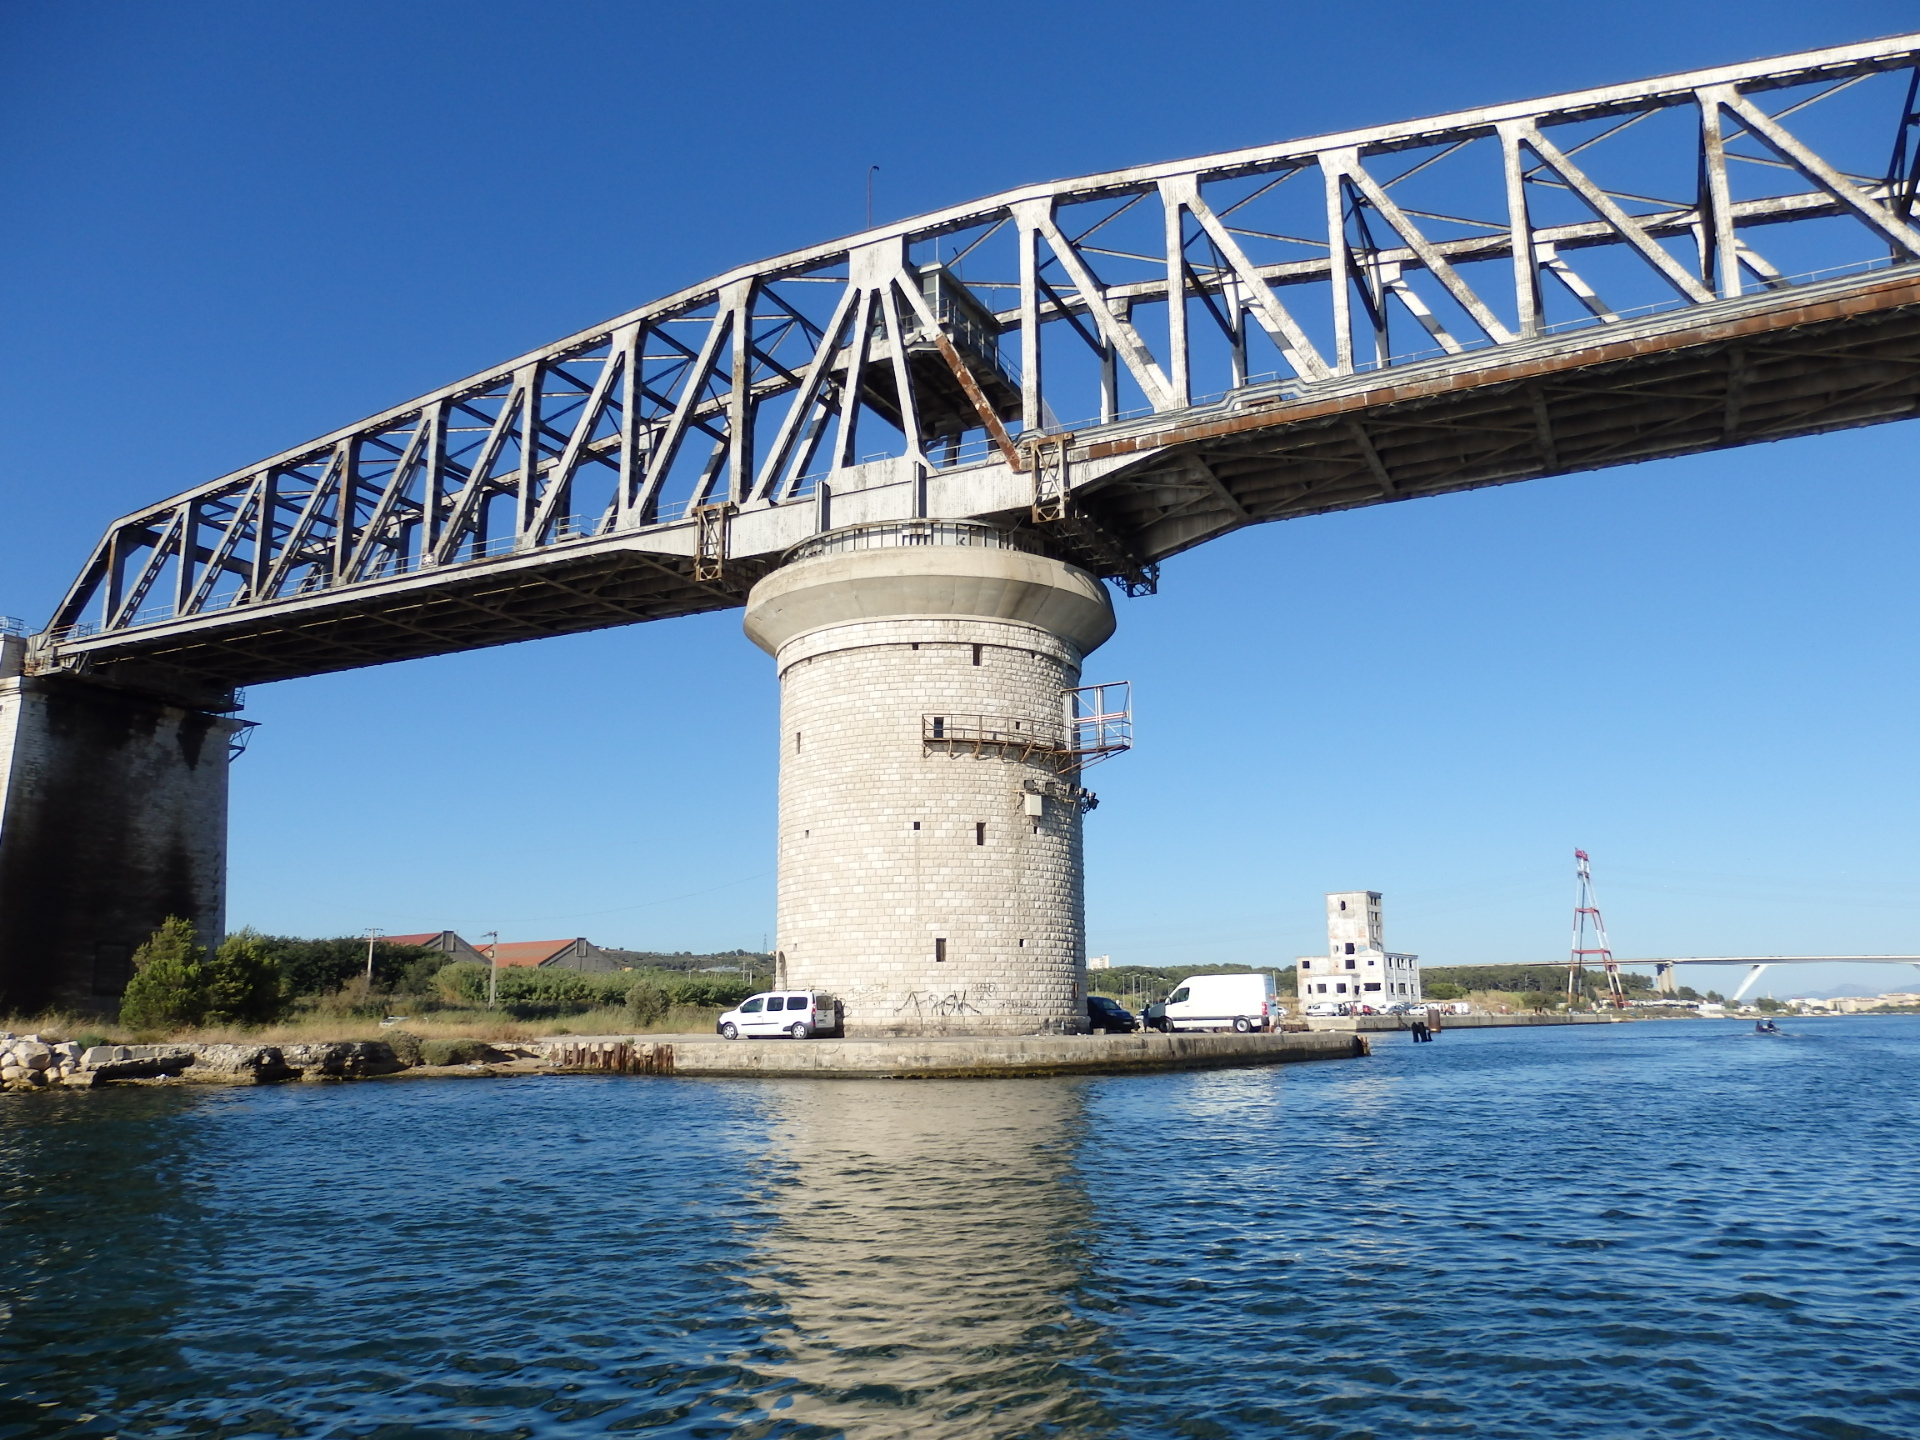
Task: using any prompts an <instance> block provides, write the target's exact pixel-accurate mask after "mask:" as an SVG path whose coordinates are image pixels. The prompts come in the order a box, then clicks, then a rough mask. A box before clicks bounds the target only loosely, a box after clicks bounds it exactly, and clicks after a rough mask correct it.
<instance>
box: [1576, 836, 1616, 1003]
mask: <svg viewBox="0 0 1920 1440" xmlns="http://www.w3.org/2000/svg"><path fill="white" fill-rule="evenodd" d="M1587 866H1588V860H1587V852H1586V851H1584V850H1576V851H1574V852H1573V873H1574V877H1575V880H1576V882H1577V885H1578V889H1577V890H1576V891H1575V893H1574V900H1573V953H1572V954H1571V955H1569V956H1568V957H1567V1004H1568V1005H1572V1004H1573V1003H1574V1001H1575V1000H1577V999H1578V998H1579V996H1580V977H1581V975H1582V974H1583V973H1584V972H1585V969H1586V964H1587V958H1588V957H1589V956H1593V955H1597V956H1599V957H1600V964H1601V966H1602V967H1603V968H1604V969H1605V970H1606V972H1607V992H1608V998H1609V999H1610V1000H1612V1001H1613V1006H1614V1008H1615V1009H1616V1010H1624V1009H1626V1006H1627V993H1626V991H1625V990H1624V989H1622V988H1621V985H1620V967H1619V965H1618V964H1616V963H1615V961H1614V958H1613V951H1612V950H1610V949H1608V948H1607V922H1606V921H1605V920H1603V919H1601V918H1600V900H1599V897H1598V896H1596V895H1595V894H1594V893H1593V874H1592V872H1591V871H1590V870H1589V869H1588V868H1587ZM1589 926H1591V927H1592V932H1593V933H1592V935H1591V937H1589V935H1588V933H1587V932H1588V927H1589ZM1589 938H1591V940H1592V942H1593V943H1592V944H1588V943H1587V942H1588V940H1589Z"/></svg>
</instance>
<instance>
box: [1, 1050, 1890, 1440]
mask: <svg viewBox="0 0 1920 1440" xmlns="http://www.w3.org/2000/svg"><path fill="white" fill-rule="evenodd" d="M1397 1040H1398V1037H1393V1038H1392V1039H1389V1040H1387V1041H1386V1043H1384V1044H1383V1045H1382V1046H1381V1048H1380V1050H1379V1052H1378V1053H1377V1054H1376V1055H1375V1056H1374V1057H1372V1059H1370V1060H1367V1061H1363V1062H1355V1063H1342V1064H1326V1065H1315V1066H1301V1067H1293V1068H1288V1069H1285V1070H1281V1071H1242V1072H1221V1073H1214V1074H1202V1075H1172V1076H1156V1077H1140V1078H1126V1079H1119V1078H1116V1079H1103V1080H1047V1081H1021V1082H1015V1081H1004V1082H1003V1081H983V1082H970V1083H969V1082H930V1083H918V1084H869V1083H858V1082H835V1081H812V1082H803V1081H791V1082H788V1081H765V1082H740V1083H732V1084H703V1083H700V1082H693V1081H675V1080H645V1081H643V1080H632V1081H622V1080H605V1081H601V1080H587V1079H564V1080H560V1079H555V1080H522V1081H513V1082H500V1083H497V1084H487V1083H483V1082H472V1083H462V1084H459V1085H450V1084H449V1085H436V1084H424V1083H422V1084H413V1083H409V1084H397V1085H363V1086H347V1087H333V1088H327V1089H318V1088H314V1087H299V1086H294V1087H281V1088H272V1089H261V1090H248V1091H235V1092H229V1093H203V1092H195V1091H191V1090H186V1089H158V1090H136V1091H108V1092H99V1093H93V1092H88V1093H81V1094H40V1095H28V1096H19V1097H6V1098H5V1100H4V1102H0V1440H41V1437H53V1436H62V1437H66V1436H79V1437H101V1440H105V1437H108V1436H135V1435H138V1436H143V1437H144V1436H156V1437H175V1436H178V1437H196V1440H198V1437H209V1440H229V1437H230V1440H250V1437H266V1436H272V1437H288V1440H293V1437H316V1440H438V1437H447V1440H453V1437H459V1440H507V1437H529V1440H531V1437H548V1436H584V1435H610V1434H622V1435H625V1434H634V1435H648V1436H673V1437H689V1440H692V1437H728V1440H738V1437H754V1440H758V1437H766V1440H829V1437H857V1440H881V1437H895V1436H909V1435H911V1436H913V1437H915V1440H942V1437H967V1440H976V1437H1009V1440H1011V1437H1022V1440H1024V1437H1030V1436H1061V1437H1079V1436H1088V1437H1100V1436H1115V1437H1121V1436H1124V1437H1127V1440H1136V1437H1139V1440H1158V1437H1240V1436H1269V1435H1274V1434H1287V1435H1302V1436H1315V1437H1326V1440H1352V1437H1363V1436H1401V1435H1419V1436H1456V1435H1457V1436H1471V1437H1474V1440H1504V1437H1515V1440H1536V1437H1539V1436H1543V1435H1552V1436H1554V1437H1557V1440H1558V1437H1595V1440H1598V1437H1609V1440H1610V1437H1616V1436H1625V1435H1636V1436H1637V1435H1640V1434H1646V1433H1653V1432H1658V1433H1660V1434H1661V1435H1663V1436H1681V1437H1691V1436H1700V1437H1715V1440H1719V1437H1729V1436H1741V1437H1745V1436H1755V1437H1773V1436H1780V1437H1794V1440H1833V1437H1857V1440H1879V1437H1894V1436H1900V1437H1906V1436H1911V1435H1913V1434H1915V1433H1916V1432H1920V1387H1916V1386H1915V1385H1914V1384H1913V1383H1912V1381H1911V1370H1910V1366H1909V1364H1908V1357H1910V1356H1911V1355H1912V1354H1914V1353H1915V1352H1916V1342H1917V1341H1920V1323H1916V1322H1917V1321H1920V1306H1917V1305H1916V1300H1915V1294H1916V1286H1915V1281H1916V1279H1917V1278H1920V1274H1917V1273H1916V1272H1920V1241H1916V1240H1915V1238H1914V1237H1913V1236H1912V1235H1911V1234H1910V1233H1909V1221H1908V1220H1907V1218H1906V1217H1909V1216H1911V1215H1912V1214H1914V1213H1915V1211H1916V1202H1920V1181H1917V1180H1916V1178H1915V1177H1916V1175H1920V1168H1917V1167H1916V1165H1915V1160H1916V1158H1920V1157H1917V1156H1916V1145H1915V1136H1916V1133H1917V1131H1916V1121H1920V1089H1916V1087H1915V1086H1914V1084H1913V1083H1912V1082H1913V1067H1914V1066H1915V1063H1916V1061H1920V1021H1912V1020H1905V1019H1899V1020H1885V1019H1873V1020H1851V1021H1833V1022H1820V1023H1814V1022H1808V1023H1807V1024H1806V1025H1805V1029H1804V1033H1803V1034H1800V1035H1797V1036H1795V1037H1793V1039H1792V1040H1791V1041H1790V1042H1788V1043H1782V1042H1758V1043H1755V1042H1752V1041H1749V1040H1747V1039H1746V1037H1744V1036H1742V1035H1741V1034H1739V1033H1737V1032H1736V1031H1735V1030H1734V1029H1733V1028H1732V1027H1731V1026H1713V1025H1707V1024H1645V1025H1635V1026H1616V1027H1606V1028H1605V1029H1596V1030H1590V1031H1588V1030H1583V1031H1571V1032H1570V1031H1549V1032H1544V1033H1542V1032H1523V1031H1500V1032H1487V1033H1482V1034H1467V1033H1464V1032H1458V1031H1454V1032H1449V1033H1448V1034H1447V1035H1446V1036H1445V1037H1444V1039H1443V1043H1441V1044H1438V1045H1432V1046H1421V1047H1418V1048H1417V1049H1416V1048H1415V1047H1412V1046H1411V1045H1408V1044H1404V1043H1397Z"/></svg>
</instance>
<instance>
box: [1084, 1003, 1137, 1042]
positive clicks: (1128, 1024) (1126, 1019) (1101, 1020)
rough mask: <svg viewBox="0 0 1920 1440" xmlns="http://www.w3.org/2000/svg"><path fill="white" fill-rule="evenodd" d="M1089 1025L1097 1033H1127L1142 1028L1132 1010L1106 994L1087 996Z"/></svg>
mask: <svg viewBox="0 0 1920 1440" xmlns="http://www.w3.org/2000/svg"><path fill="white" fill-rule="evenodd" d="M1087 1025H1088V1027H1089V1028H1090V1029H1091V1030H1092V1031H1093V1032H1094V1034H1096V1035H1125V1034H1127V1033H1129V1032H1130V1031H1134V1030H1138V1029H1139V1028H1140V1022H1139V1021H1138V1020H1136V1019H1134V1017H1133V1012H1132V1011H1131V1010H1129V1009H1127V1007H1126V1006H1124V1005H1122V1004H1121V1003H1120V1002H1119V1001H1118V1000H1109V999H1108V998H1107V997H1106V996H1104V995H1089V996H1088V997H1087Z"/></svg>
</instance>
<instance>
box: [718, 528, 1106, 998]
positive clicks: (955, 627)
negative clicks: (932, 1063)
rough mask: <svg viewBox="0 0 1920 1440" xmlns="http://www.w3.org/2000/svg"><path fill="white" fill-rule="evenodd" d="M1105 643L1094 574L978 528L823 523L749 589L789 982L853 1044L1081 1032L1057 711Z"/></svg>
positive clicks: (1077, 888)
mask: <svg viewBox="0 0 1920 1440" xmlns="http://www.w3.org/2000/svg"><path fill="white" fill-rule="evenodd" d="M1113 628H1114V619H1113V605H1112V603H1111V602H1110V601H1109V600H1108V598H1107V594H1106V590H1105V587H1103V586H1102V585H1101V584H1100V583H1099V582H1098V581H1096V580H1095V579H1093V577H1092V576H1090V575H1088V574H1086V573H1085V572H1084V571H1081V570H1076V569H1075V568H1073V567H1072V566H1071V565H1066V564H1063V563H1061V562H1060V561H1058V560H1052V559H1049V558H1047V557H1045V556H1041V555H1035V554H1029V553H1028V552H1026V551H1025V550H1022V549H1019V548H1016V547H1015V546H1014V544H1013V542H1012V541H1011V540H1010V539H1009V537H1007V536H1006V535H1005V534H1004V533H1002V532H1000V531H998V530H995V529H993V528H992V527H991V526H986V525H980V524H974V523H970V522H954V521H907V522H895V523H892V524H888V525H883V526H857V527H853V528H851V529H848V530H841V531H831V532H828V533H827V534H825V535H821V536H818V537H816V538H815V539H813V540H811V541H809V542H807V543H806V544H804V545H801V546H799V547H797V548H796V550H795V551H794V552H793V554H792V555H791V556H790V557H789V561H788V563H787V564H786V565H784V566H782V567H781V568H780V569H779V570H776V571H774V572H773V574H771V575H769V576H767V578H766V579H764V580H762V581H761V582H760V583H759V584H758V585H756V586H754V588H753V593H752V595H751V596H750V597H749V598H748V601H747V618H746V630H747V634H748V636H749V637H750V638H751V639H752V640H753V641H754V643H755V644H757V645H759V646H760V648H761V649H763V650H765V651H767V652H768V653H769V654H770V655H772V656H773V657H774V659H775V661H776V662H777V663H778V665H779V670H780V861H779V865H780V881H779V886H780V890H779V918H778V924H779V940H778V942H777V945H776V951H777V959H776V965H777V967H778V970H777V973H778V974H779V976H780V977H781V978H780V980H779V983H780V984H781V985H782V986H783V987H790V988H793V989H802V988H809V989H820V990H826V991H830V992H831V993H832V994H834V995H835V996H837V997H839V999H840V1000H841V1001H842V1003H843V1004H844V1005H845V1007H846V1019H847V1033H848V1034H849V1035H930V1034H948V1035H980V1034H1008V1035H1028V1034H1036V1033H1059V1032H1062V1031H1078V1030H1084V1029H1085V1028H1086V1010H1085V1003H1086V973H1085V970H1086V932H1085V917H1084V900H1083V884H1082V858H1081V845H1080V829H1081V805H1080V803H1079V801H1078V798H1077V797H1078V793H1079V792H1078V789H1077V775H1076V774H1075V772H1074V771H1073V768H1072V759H1071V756H1070V754H1069V753H1068V752H1069V749H1070V746H1071V739H1070V735H1069V732H1068V727H1067V726H1066V725H1065V724H1064V722H1063V710H1062V698H1063V692H1064V691H1066V690H1069V689H1071V688H1073V687H1074V686H1076V685H1078V684H1079V683H1080V662H1081V660H1082V658H1083V657H1084V656H1085V655H1086V654H1087V653H1088V652H1089V651H1091V650H1093V649H1094V648H1095V647H1096V646H1098V645H1100V644H1101V643H1103V642H1104V641H1105V640H1106V639H1107V637H1108V636H1110V635H1111V634H1112V633H1113ZM1036 812H1037V813H1036Z"/></svg>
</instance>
